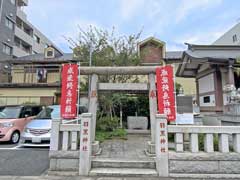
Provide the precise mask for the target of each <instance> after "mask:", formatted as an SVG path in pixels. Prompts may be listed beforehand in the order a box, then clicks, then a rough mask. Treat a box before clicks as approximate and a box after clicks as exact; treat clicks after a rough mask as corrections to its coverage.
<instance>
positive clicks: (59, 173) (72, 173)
mask: <svg viewBox="0 0 240 180" xmlns="http://www.w3.org/2000/svg"><path fill="white" fill-rule="evenodd" d="M47 174H48V175H49V176H78V175H79V173H78V171H51V170H50V171H48V173H47Z"/></svg>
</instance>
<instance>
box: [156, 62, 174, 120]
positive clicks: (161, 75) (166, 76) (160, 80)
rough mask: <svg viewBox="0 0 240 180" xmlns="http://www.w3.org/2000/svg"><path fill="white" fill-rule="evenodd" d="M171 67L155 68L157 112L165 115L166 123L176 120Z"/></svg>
mask: <svg viewBox="0 0 240 180" xmlns="http://www.w3.org/2000/svg"><path fill="white" fill-rule="evenodd" d="M173 73H174V72H173V67H172V66H171V65H168V66H163V67H157V69H156V77H157V94H158V111H159V113H160V114H165V115H166V116H167V120H168V121H175V120H176V106H175V92H174V75H173Z"/></svg>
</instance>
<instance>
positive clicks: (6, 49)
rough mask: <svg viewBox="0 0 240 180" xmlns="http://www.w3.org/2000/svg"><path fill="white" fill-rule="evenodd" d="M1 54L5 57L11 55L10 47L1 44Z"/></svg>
mask: <svg viewBox="0 0 240 180" xmlns="http://www.w3.org/2000/svg"><path fill="white" fill-rule="evenodd" d="M3 52H4V53H5V54H7V55H12V47H10V46H8V45H6V44H3Z"/></svg>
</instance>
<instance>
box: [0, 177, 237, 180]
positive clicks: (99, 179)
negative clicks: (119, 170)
mask: <svg viewBox="0 0 240 180" xmlns="http://www.w3.org/2000/svg"><path fill="white" fill-rule="evenodd" d="M0 180H204V179H191V178H140V177H138V178H128V177H79V176H77V177H60V176H21V177H20V176H0ZM211 180H214V179H211ZM218 180H221V179H218ZM222 180H223V179H222ZM226 180H227V179H226ZM231 180H234V179H231ZM236 180H237V179H236Z"/></svg>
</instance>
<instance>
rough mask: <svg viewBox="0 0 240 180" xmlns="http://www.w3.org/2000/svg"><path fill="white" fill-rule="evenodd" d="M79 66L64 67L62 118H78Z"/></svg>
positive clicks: (66, 65) (68, 65) (67, 65)
mask: <svg viewBox="0 0 240 180" xmlns="http://www.w3.org/2000/svg"><path fill="white" fill-rule="evenodd" d="M77 86H78V65H77V64H64V65H63V66H62V91H61V92H62V95H61V117H62V118H63V119H74V118H76V116H77Z"/></svg>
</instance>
